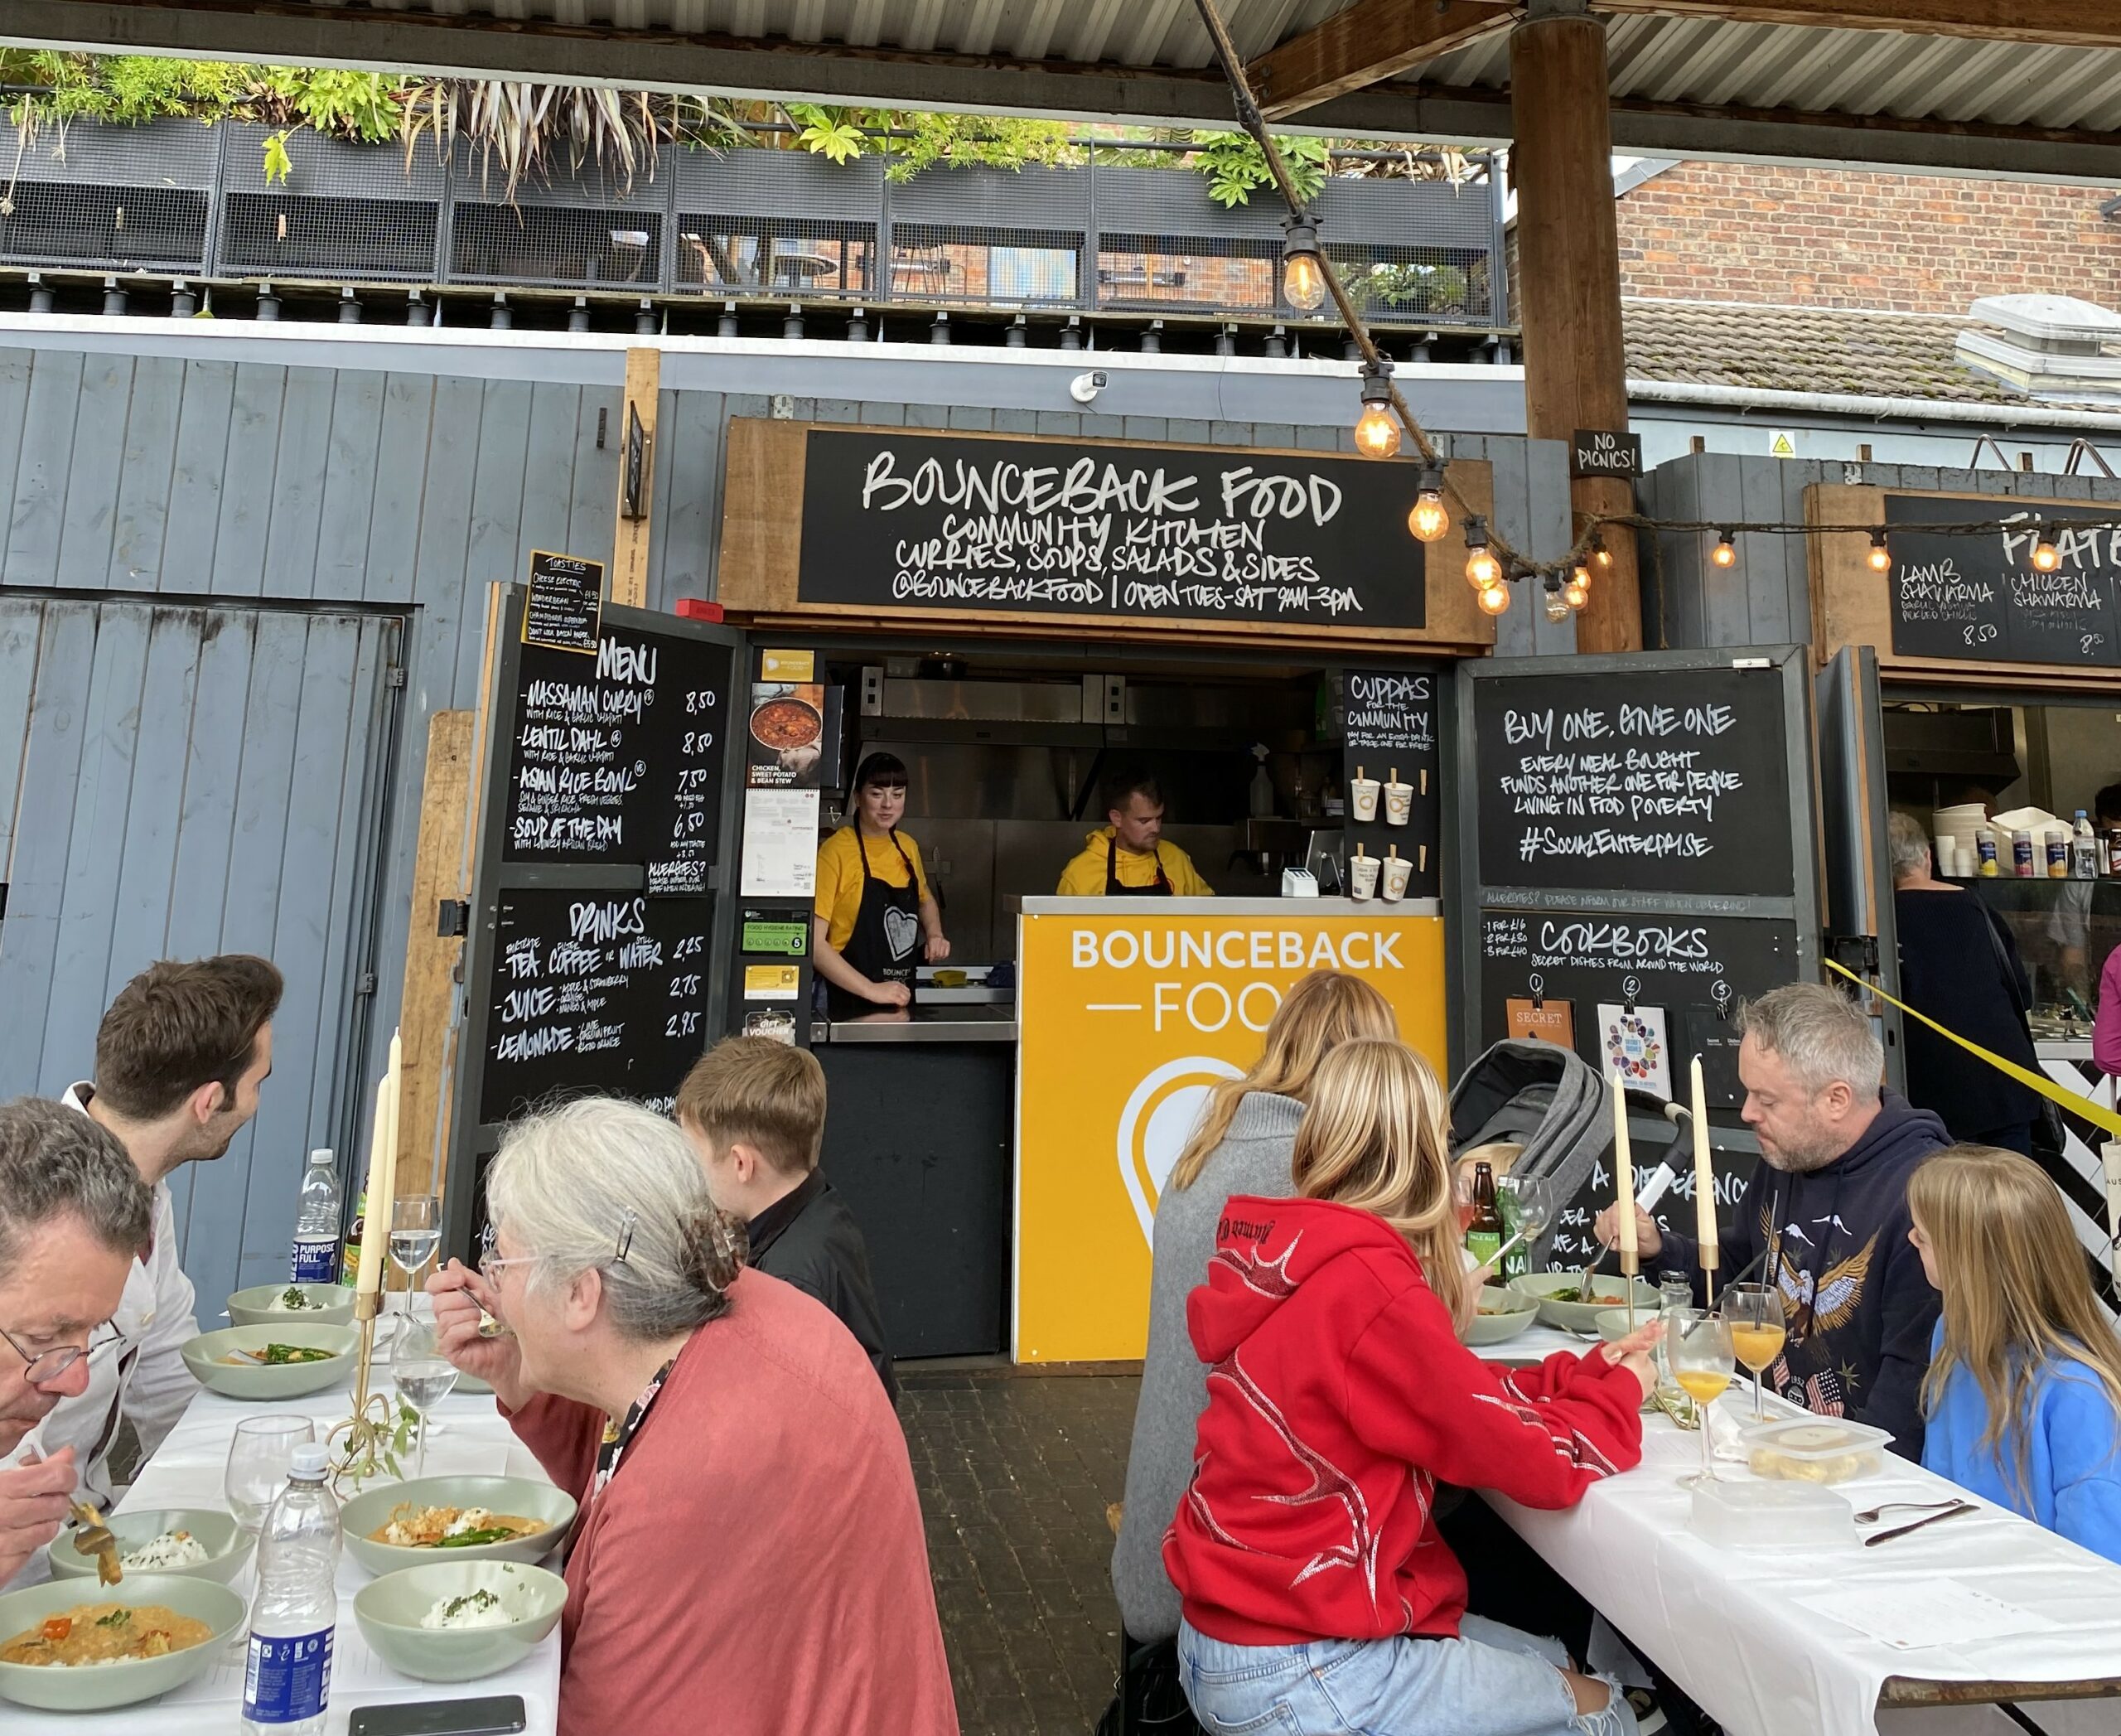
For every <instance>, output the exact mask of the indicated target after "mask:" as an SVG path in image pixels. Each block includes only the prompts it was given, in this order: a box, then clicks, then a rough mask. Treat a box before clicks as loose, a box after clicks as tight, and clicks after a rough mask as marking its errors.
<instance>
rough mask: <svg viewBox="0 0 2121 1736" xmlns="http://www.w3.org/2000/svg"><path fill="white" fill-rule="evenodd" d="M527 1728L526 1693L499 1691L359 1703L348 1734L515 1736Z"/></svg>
mask: <svg viewBox="0 0 2121 1736" xmlns="http://www.w3.org/2000/svg"><path fill="white" fill-rule="evenodd" d="M523 1728H524V1710H523V1696H522V1695H519V1694H495V1695H487V1696H486V1698H484V1699H482V1700H418V1701H413V1702H406V1703H403V1704H399V1705H387V1706H356V1707H355V1709H354V1710H353V1713H352V1715H351V1716H350V1718H349V1719H347V1723H346V1736H515V1732H517V1731H519V1730H521V1729H523Z"/></svg>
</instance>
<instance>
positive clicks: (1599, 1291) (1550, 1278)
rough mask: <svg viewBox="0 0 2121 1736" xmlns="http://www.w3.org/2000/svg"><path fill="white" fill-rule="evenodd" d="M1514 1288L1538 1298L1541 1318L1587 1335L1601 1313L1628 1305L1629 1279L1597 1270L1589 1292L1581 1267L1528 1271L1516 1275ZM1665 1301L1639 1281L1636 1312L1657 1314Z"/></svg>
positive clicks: (1647, 1317)
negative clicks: (1520, 1275) (1586, 1288)
mask: <svg viewBox="0 0 2121 1736" xmlns="http://www.w3.org/2000/svg"><path fill="white" fill-rule="evenodd" d="M1510 1288H1511V1289H1515V1290H1516V1291H1517V1292H1519V1294H1522V1295H1525V1296H1529V1297H1532V1298H1535V1299H1536V1300H1537V1302H1538V1303H1539V1318H1540V1319H1542V1320H1544V1321H1545V1322H1546V1323H1547V1324H1548V1326H1558V1327H1560V1328H1561V1329H1562V1330H1563V1332H1577V1333H1580V1334H1582V1336H1584V1337H1592V1336H1593V1335H1595V1334H1596V1333H1597V1330H1598V1316H1599V1315H1600V1314H1602V1313H1605V1312H1606V1310H1607V1309H1609V1308H1623V1309H1624V1308H1626V1306H1627V1280H1626V1279H1625V1278H1622V1277H1621V1276H1620V1275H1619V1274H1617V1273H1606V1272H1597V1273H1593V1274H1592V1278H1591V1289H1590V1293H1589V1294H1585V1291H1584V1289H1583V1274H1582V1273H1581V1272H1577V1271H1566V1272H1528V1273H1527V1274H1525V1275H1524V1277H1522V1278H1513V1279H1510ZM1663 1306H1664V1298H1663V1297H1662V1296H1660V1294H1658V1293H1657V1291H1656V1289H1655V1287H1654V1286H1652V1285H1650V1284H1645V1283H1644V1282H1643V1281H1642V1280H1641V1279H1639V1278H1638V1279H1635V1313H1637V1314H1639V1315H1640V1316H1641V1317H1642V1318H1644V1319H1645V1320H1654V1319H1655V1318H1657V1310H1658V1309H1659V1308H1662V1307H1663Z"/></svg>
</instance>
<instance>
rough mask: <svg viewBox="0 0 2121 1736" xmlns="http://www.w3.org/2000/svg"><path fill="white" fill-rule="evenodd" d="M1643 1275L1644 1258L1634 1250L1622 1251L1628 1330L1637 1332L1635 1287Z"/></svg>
mask: <svg viewBox="0 0 2121 1736" xmlns="http://www.w3.org/2000/svg"><path fill="white" fill-rule="evenodd" d="M1641 1274H1642V1256H1641V1255H1640V1254H1638V1253H1636V1252H1635V1250H1634V1249H1632V1248H1622V1249H1621V1283H1622V1284H1624V1285H1626V1289H1627V1329H1628V1332H1629V1334H1630V1335H1631V1336H1632V1335H1633V1333H1634V1332H1635V1280H1636V1279H1638V1278H1640V1276H1641Z"/></svg>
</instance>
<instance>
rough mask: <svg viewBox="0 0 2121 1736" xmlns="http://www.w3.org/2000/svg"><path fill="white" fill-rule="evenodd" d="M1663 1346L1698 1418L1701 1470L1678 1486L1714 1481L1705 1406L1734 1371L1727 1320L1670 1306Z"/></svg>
mask: <svg viewBox="0 0 2121 1736" xmlns="http://www.w3.org/2000/svg"><path fill="white" fill-rule="evenodd" d="M1664 1349H1665V1352H1666V1354H1667V1355H1669V1356H1670V1358H1671V1361H1672V1378H1673V1379H1674V1380H1675V1381H1678V1382H1679V1385H1681V1386H1683V1387H1684V1388H1685V1389H1686V1393H1687V1396H1688V1397H1689V1398H1690V1399H1692V1400H1693V1402H1694V1408H1695V1410H1696V1411H1697V1412H1698V1414H1700V1417H1701V1472H1700V1474H1699V1475H1698V1476H1697V1477H1681V1478H1680V1479H1679V1487H1681V1488H1683V1489H1690V1488H1692V1487H1693V1486H1694V1485H1695V1484H1696V1483H1697V1482H1715V1481H1716V1480H1717V1477H1716V1462H1715V1454H1714V1449H1713V1447H1712V1445H1711V1443H1710V1442H1709V1438H1708V1407H1709V1405H1710V1403H1711V1402H1712V1401H1713V1400H1715V1399H1716V1398H1717V1397H1718V1395H1721V1394H1722V1391H1723V1390H1724V1389H1725V1388H1726V1387H1727V1386H1729V1385H1730V1384H1731V1376H1732V1373H1733V1369H1732V1350H1731V1327H1730V1323H1729V1322H1728V1321H1726V1320H1723V1319H1722V1318H1719V1317H1718V1316H1717V1315H1714V1314H1712V1313H1708V1310H1707V1309H1705V1308H1673V1309H1671V1310H1670V1311H1669V1313H1666V1314H1665V1316H1664Z"/></svg>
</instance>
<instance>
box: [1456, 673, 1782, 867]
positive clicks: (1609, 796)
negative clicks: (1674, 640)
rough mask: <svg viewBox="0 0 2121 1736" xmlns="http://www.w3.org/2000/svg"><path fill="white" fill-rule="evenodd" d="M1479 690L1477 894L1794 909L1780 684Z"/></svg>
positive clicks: (1682, 682) (1596, 680) (1707, 681)
mask: <svg viewBox="0 0 2121 1736" xmlns="http://www.w3.org/2000/svg"><path fill="white" fill-rule="evenodd" d="M1763 661H1764V660H1763ZM1475 692H1476V699H1475V702H1474V711H1473V735H1474V739H1475V741H1476V742H1477V743H1478V751H1477V756H1476V778H1477V789H1476V793H1475V800H1476V813H1477V827H1478V836H1479V840H1480V873H1479V878H1480V880H1481V883H1482V884H1484V885H1488V886H1515V887H1553V888H1558V889H1564V890H1585V891H1587V890H1592V889H1594V888H1609V887H1624V888H1627V889H1629V890H1632V891H1638V892H1689V893H1702V894H1719V895H1723V896H1737V897H1742V896H1748V895H1751V896H1761V897H1778V896H1779V897H1788V896H1789V895H1790V886H1791V883H1792V879H1793V877H1794V873H1795V869H1794V865H1793V863H1792V859H1791V849H1792V839H1791V836H1790V786H1789V769H1788V756H1789V752H1790V745H1789V739H1788V725H1787V721H1786V719H1785V715H1784V711H1785V707H1784V699H1783V677H1782V675H1781V674H1780V671H1779V670H1776V669H1774V668H1772V667H1756V668H1740V667H1733V666H1728V665H1727V666H1724V667H1720V668H1713V669H1690V670H1664V671H1660V673H1658V674H1657V675H1655V678H1654V679H1645V672H1640V671H1638V672H1626V671H1619V670H1616V671H1611V672H1606V673H1597V672H1592V673H1587V674H1582V675H1570V674H1565V673H1563V672H1561V670H1556V671H1555V672H1554V673H1553V674H1551V675H1541V676H1539V677H1537V678H1534V679H1493V680H1483V681H1481V682H1479V683H1477V684H1476V689H1475Z"/></svg>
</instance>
